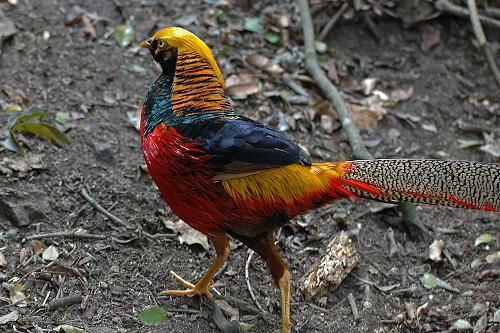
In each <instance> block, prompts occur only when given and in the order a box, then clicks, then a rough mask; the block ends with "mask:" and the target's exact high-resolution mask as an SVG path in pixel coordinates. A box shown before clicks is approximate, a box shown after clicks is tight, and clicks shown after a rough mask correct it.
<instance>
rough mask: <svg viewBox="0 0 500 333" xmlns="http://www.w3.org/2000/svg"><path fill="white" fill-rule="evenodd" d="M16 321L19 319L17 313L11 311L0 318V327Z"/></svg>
mask: <svg viewBox="0 0 500 333" xmlns="http://www.w3.org/2000/svg"><path fill="white" fill-rule="evenodd" d="M18 319H19V312H18V311H17V310H13V311H11V312H9V313H7V314H5V315H3V316H1V317H0V325H5V324H7V323H8V322H12V321H17V320H18Z"/></svg>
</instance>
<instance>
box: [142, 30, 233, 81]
mask: <svg viewBox="0 0 500 333" xmlns="http://www.w3.org/2000/svg"><path fill="white" fill-rule="evenodd" d="M150 40H163V41H164V42H165V43H166V44H167V45H170V46H173V47H175V48H177V50H178V52H179V53H181V52H183V51H190V52H196V53H198V54H199V55H200V56H201V57H202V58H203V59H205V60H206V61H207V62H208V64H209V65H210V67H212V69H213V71H214V73H215V75H216V76H217V79H218V80H219V82H220V84H221V85H222V86H223V87H224V77H223V76H222V73H221V71H220V69H219V66H218V65H217V62H216V61H215V58H214V55H213V53H212V50H210V48H209V47H208V46H207V44H205V42H204V41H202V40H201V39H200V38H199V37H198V36H196V35H195V34H193V33H192V32H190V31H188V30H186V29H183V28H179V27H168V28H165V29H161V30H159V31H157V32H156V33H155V34H154V35H153V37H151V39H150Z"/></svg>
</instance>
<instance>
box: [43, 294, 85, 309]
mask: <svg viewBox="0 0 500 333" xmlns="http://www.w3.org/2000/svg"><path fill="white" fill-rule="evenodd" d="M81 302H82V294H76V295H69V296H66V297H62V298H57V299H55V300H53V301H51V302H49V304H48V308H49V310H56V309H59V308H61V307H63V306H64V307H66V306H70V305H73V304H79V303H81Z"/></svg>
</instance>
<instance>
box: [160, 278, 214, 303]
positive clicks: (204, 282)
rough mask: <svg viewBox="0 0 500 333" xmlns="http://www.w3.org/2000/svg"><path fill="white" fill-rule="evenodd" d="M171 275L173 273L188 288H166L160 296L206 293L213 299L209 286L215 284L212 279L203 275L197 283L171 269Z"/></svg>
mask: <svg viewBox="0 0 500 333" xmlns="http://www.w3.org/2000/svg"><path fill="white" fill-rule="evenodd" d="M170 275H172V276H173V277H174V278H175V279H176V280H177V282H179V283H180V284H182V285H183V286H184V287H186V290H165V291H162V292H161V293H160V294H159V295H160V296H176V297H180V296H195V295H200V296H201V295H205V296H207V298H208V299H209V300H210V299H212V293H211V292H210V290H208V288H209V287H210V285H211V284H213V280H212V279H207V278H205V277H202V278H201V279H200V280H199V281H198V282H197V283H196V284H195V285H194V284H192V283H190V282H188V281H186V280H184V279H183V278H181V277H180V276H179V275H177V274H176V273H175V272H173V271H170Z"/></svg>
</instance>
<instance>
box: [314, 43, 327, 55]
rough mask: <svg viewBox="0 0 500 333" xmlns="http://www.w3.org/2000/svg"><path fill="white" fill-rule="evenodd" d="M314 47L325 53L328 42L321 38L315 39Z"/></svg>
mask: <svg viewBox="0 0 500 333" xmlns="http://www.w3.org/2000/svg"><path fill="white" fill-rule="evenodd" d="M314 48H315V49H316V52H318V53H320V54H322V53H325V52H326V51H327V50H328V46H327V45H326V43H323V42H320V41H319V40H317V41H314Z"/></svg>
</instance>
